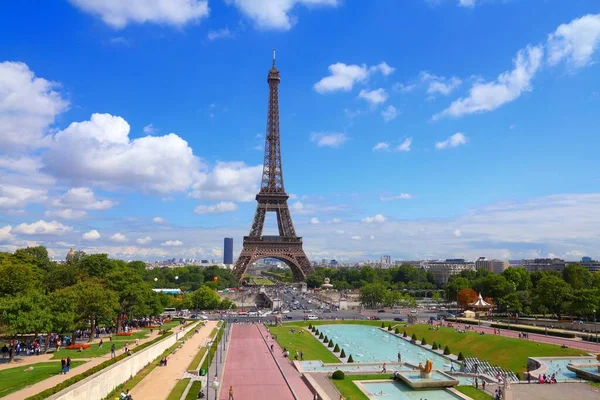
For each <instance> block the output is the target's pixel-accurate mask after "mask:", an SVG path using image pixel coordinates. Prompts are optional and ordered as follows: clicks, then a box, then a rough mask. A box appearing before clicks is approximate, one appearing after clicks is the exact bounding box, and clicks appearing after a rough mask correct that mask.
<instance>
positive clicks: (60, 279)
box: [44, 263, 83, 292]
mask: <svg viewBox="0 0 600 400" xmlns="http://www.w3.org/2000/svg"><path fill="white" fill-rule="evenodd" d="M82 275H83V273H82V271H81V270H80V269H79V267H78V266H77V265H75V264H72V263H66V264H52V265H51V266H50V268H49V269H48V273H47V274H46V278H45V280H44V285H45V286H46V290H47V291H48V292H54V291H55V290H59V289H64V288H66V287H69V286H73V285H74V284H76V283H77V282H78V281H79V280H80V279H81V278H82Z"/></svg>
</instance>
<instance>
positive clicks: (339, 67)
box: [314, 63, 369, 94]
mask: <svg viewBox="0 0 600 400" xmlns="http://www.w3.org/2000/svg"><path fill="white" fill-rule="evenodd" d="M328 69H329V73H330V74H331V75H329V76H326V77H325V78H323V79H321V80H320V81H319V82H317V83H315V85H314V88H315V90H316V91H317V92H319V93H321V94H323V93H329V92H335V91H337V90H344V91H346V92H347V91H350V90H351V89H352V87H353V86H354V85H355V84H356V83H357V82H364V81H366V80H367V78H368V77H369V70H368V68H367V66H366V65H364V64H363V65H346V64H344V63H336V64H332V65H330V66H329V68H328Z"/></svg>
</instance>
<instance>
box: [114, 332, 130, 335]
mask: <svg viewBox="0 0 600 400" xmlns="http://www.w3.org/2000/svg"><path fill="white" fill-rule="evenodd" d="M131 335H133V332H119V333H117V336H131Z"/></svg>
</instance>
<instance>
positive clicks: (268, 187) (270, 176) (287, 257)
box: [233, 50, 313, 282]
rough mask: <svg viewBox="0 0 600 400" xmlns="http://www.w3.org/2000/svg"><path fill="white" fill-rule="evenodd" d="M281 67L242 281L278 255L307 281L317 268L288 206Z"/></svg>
mask: <svg viewBox="0 0 600 400" xmlns="http://www.w3.org/2000/svg"><path fill="white" fill-rule="evenodd" d="M280 80H281V78H280V77H279V70H278V69H277V67H276V66H275V50H273V66H272V67H271V69H270V70H269V75H268V76H267V82H268V83H269V111H268V114H267V135H266V138H265V160H264V164H263V173H262V181H261V185H260V191H259V192H258V194H257V195H256V201H257V202H258V205H257V206H256V213H255V214H254V222H252V228H250V234H249V235H248V236H244V248H243V249H242V253H241V254H240V256H239V258H238V259H237V262H236V263H235V267H234V268H233V274H234V275H235V276H236V278H237V279H238V281H240V282H241V280H242V277H243V276H244V273H245V272H246V270H247V269H248V267H249V266H251V265H252V264H253V263H254V262H256V261H258V260H261V259H263V258H276V259H278V260H280V261H283V262H284V263H286V264H287V265H288V266H289V267H290V268H291V270H292V272H293V274H294V279H295V280H297V281H303V280H305V279H306V275H307V274H309V273H311V272H313V267H312V265H311V264H310V261H309V260H308V258H307V257H306V254H305V253H304V250H303V249H302V238H301V237H298V236H296V231H295V229H294V224H293V223H292V216H291V215H290V209H289V208H288V204H287V200H288V198H289V196H288V195H287V193H286V192H285V189H284V187H283V170H282V167H281V151H280V148H279V137H280V136H279V95H278V87H279V81H280ZM268 212H273V213H275V214H277V227H278V228H279V235H278V236H263V234H262V231H263V227H264V223H265V216H266V214H267V213H268Z"/></svg>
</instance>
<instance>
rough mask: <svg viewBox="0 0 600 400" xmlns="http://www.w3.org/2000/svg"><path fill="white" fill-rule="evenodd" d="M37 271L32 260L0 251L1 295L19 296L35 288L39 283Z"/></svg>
mask: <svg viewBox="0 0 600 400" xmlns="http://www.w3.org/2000/svg"><path fill="white" fill-rule="evenodd" d="M28 258H29V257H28ZM36 272H37V271H36V268H35V267H34V265H33V264H31V263H30V262H27V261H23V260H22V258H20V257H15V256H14V255H12V254H9V253H0V277H1V278H0V295H3V296H17V295H20V294H24V293H26V292H28V291H30V290H33V289H34V288H35V287H36V286H37V284H38V278H39V275H38V274H37V273H36Z"/></svg>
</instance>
